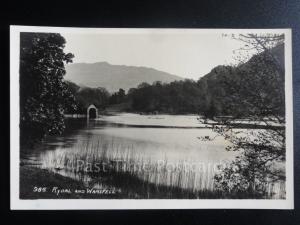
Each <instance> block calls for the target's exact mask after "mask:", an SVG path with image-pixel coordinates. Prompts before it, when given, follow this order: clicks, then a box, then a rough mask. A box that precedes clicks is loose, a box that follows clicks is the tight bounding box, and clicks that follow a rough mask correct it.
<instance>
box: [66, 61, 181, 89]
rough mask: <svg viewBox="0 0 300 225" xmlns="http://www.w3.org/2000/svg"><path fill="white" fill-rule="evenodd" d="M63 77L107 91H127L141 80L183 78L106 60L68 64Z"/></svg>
mask: <svg viewBox="0 0 300 225" xmlns="http://www.w3.org/2000/svg"><path fill="white" fill-rule="evenodd" d="M65 79H66V80H70V81H72V82H75V83H77V84H79V85H81V86H88V87H104V88H106V89H107V90H108V91H109V92H115V91H117V90H119V88H122V89H124V90H125V91H128V90H129V89H130V88H134V87H137V86H138V85H139V84H140V83H142V82H147V83H149V84H152V83H153V82H155V81H161V82H163V83H169V82H172V81H175V80H183V78H182V77H179V76H176V75H173V74H169V73H167V72H163V71H159V70H156V69H153V68H148V67H142V66H141V67H138V66H125V65H111V64H109V63H107V62H97V63H73V64H68V65H66V76H65Z"/></svg>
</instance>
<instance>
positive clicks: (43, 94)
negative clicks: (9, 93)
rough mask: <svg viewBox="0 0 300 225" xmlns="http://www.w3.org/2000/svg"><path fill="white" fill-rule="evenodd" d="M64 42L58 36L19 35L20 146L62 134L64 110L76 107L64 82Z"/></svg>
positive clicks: (66, 58)
mask: <svg viewBox="0 0 300 225" xmlns="http://www.w3.org/2000/svg"><path fill="white" fill-rule="evenodd" d="M64 46H65V39H64V38H63V37H62V36H61V35H60V34H55V33H21V36H20V47H21V48H20V49H21V51H20V129H21V143H22V144H32V143H34V142H35V141H37V140H40V139H42V138H43V137H44V136H45V135H47V134H58V133H61V132H62V131H63V130H64V128H65V125H64V111H65V110H66V108H67V107H75V105H74V98H73V96H72V94H71V93H70V92H69V89H68V88H67V85H66V84H65V82H64V81H63V76H64V75H65V67H64V64H65V63H70V62H72V58H73V55H72V54H71V53H68V54H66V53H64V51H63V49H64Z"/></svg>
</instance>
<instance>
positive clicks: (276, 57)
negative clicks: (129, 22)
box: [10, 26, 294, 209]
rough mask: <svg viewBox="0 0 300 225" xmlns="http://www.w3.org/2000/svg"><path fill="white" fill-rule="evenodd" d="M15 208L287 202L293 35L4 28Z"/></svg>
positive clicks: (279, 205)
mask: <svg viewBox="0 0 300 225" xmlns="http://www.w3.org/2000/svg"><path fill="white" fill-rule="evenodd" d="M10 34H11V36H10V41H11V42H10V52H11V55H10V91H11V92H10V93H11V96H10V102H11V106H10V107H11V108H10V111H11V118H10V124H11V125H10V126H11V127H10V132H11V133H10V135H11V136H10V138H11V139H10V141H11V143H10V144H11V153H10V154H11V161H10V165H11V174H10V176H11V177H10V178H11V187H10V189H11V193H10V195H11V207H12V208H13V209H174V208H177V209H180V208H208V209H209V208H252V209H292V208H293V207H294V206H293V203H294V202H293V199H294V191H293V108H292V56H291V52H292V44H291V30H290V29H167V28H166V29H143V28H135V29H133V28H67V27H30V26H11V27H10Z"/></svg>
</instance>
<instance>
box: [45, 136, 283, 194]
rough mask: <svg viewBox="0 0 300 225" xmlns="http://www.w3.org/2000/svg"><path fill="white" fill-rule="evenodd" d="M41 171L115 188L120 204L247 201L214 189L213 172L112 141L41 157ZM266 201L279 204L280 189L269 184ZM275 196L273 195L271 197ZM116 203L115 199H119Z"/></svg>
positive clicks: (98, 141)
mask: <svg viewBox="0 0 300 225" xmlns="http://www.w3.org/2000/svg"><path fill="white" fill-rule="evenodd" d="M41 157H42V158H43V160H41V161H42V162H43V165H42V167H43V168H47V169H51V170H56V171H57V172H60V173H64V174H65V175H67V176H71V177H72V178H75V179H79V180H82V181H84V182H85V184H86V185H87V186H99V185H100V186H103V185H105V186H108V187H113V188H119V189H120V190H121V192H122V193H123V194H122V195H121V197H122V198H251V197H253V194H252V193H246V194H244V195H242V196H240V195H235V194H234V193H224V192H222V191H219V190H215V189H214V179H213V178H214V174H215V169H216V167H214V166H211V165H210V166H209V165H203V164H193V167H190V166H189V165H190V164H189V162H186V161H185V160H179V161H177V162H170V161H168V158H167V157H166V156H162V157H161V159H162V160H157V159H155V158H152V157H149V156H146V155H144V154H142V153H141V152H140V151H137V150H135V149H134V146H132V145H126V144H124V143H119V142H117V141H115V140H114V139H113V138H112V139H111V140H101V139H95V138H91V139H90V140H88V141H79V142H78V143H77V144H76V145H75V146H73V147H72V148H69V149H57V150H55V151H48V152H45V153H44V154H43V155H41ZM266 189H267V190H268V194H267V196H264V197H265V198H272V196H275V197H276V198H282V197H283V194H282V193H285V185H282V184H275V185H274V184H268V186H267V187H266ZM274 193H275V195H274ZM118 197H120V195H119V196H118Z"/></svg>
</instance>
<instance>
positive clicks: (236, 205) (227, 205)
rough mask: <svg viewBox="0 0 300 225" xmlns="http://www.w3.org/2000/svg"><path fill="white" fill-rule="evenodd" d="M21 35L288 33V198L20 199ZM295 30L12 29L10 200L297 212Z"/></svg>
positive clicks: (27, 204) (46, 206)
mask: <svg viewBox="0 0 300 225" xmlns="http://www.w3.org/2000/svg"><path fill="white" fill-rule="evenodd" d="M20 32H56V33H66V32H68V33H115V34H118V33H136V34H138V33H149V34H151V33H157V32H158V33H168V34H172V33H182V32H186V33H198V34H199V33H203V34H204V33H236V34H240V33H249V32H255V33H265V32H268V33H278V32H281V33H284V34H285V99H286V128H287V129H286V199H285V200H276V199H274V200H261V199H260V200H253V199H251V200H227V199H218V200H215V199H213V200H210V199H209V200H207V199H204V200H203V199H191V200H177V199H171V200H163V199H149V200H148V199H147V200H133V199H132V200H127V199H120V200H119V199H109V200H106V199H93V200H87V199H70V200H69V199H68V200H65V199H51V200H21V199H19V189H20V187H19V176H20V175H19V165H20V146H19V144H20V142H19V135H20V130H19V119H20V113H19V112H20V111H19V54H20V53H19V52H20ZM291 32H292V31H291V29H165V28H164V29H160V28H159V29H157V28H156V29H144V28H65V27H37V26H11V27H10V165H11V166H10V199H11V202H10V203H11V209H13V210H31V209H35V210H56V209H59V210H68V209H293V208H294V184H293V180H294V174H293V167H294V166H293V165H294V164H293V148H294V145H293V91H292V86H293V85H292V46H291V45H292V40H291Z"/></svg>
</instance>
